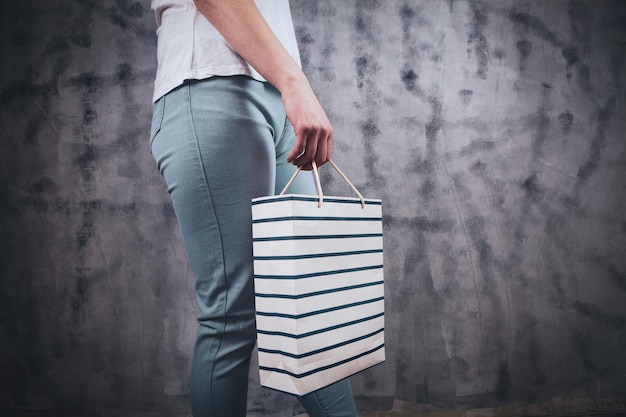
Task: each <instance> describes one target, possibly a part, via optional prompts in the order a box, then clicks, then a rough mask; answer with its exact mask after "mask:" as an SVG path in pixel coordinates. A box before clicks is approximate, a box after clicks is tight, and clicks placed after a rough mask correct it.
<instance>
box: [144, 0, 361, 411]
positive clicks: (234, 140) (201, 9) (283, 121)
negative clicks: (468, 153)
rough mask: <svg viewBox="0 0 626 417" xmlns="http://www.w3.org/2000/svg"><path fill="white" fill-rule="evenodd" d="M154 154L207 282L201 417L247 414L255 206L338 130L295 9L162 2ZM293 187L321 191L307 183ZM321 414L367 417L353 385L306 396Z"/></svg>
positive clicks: (268, 3) (200, 341) (195, 380)
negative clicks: (302, 55)
mask: <svg viewBox="0 0 626 417" xmlns="http://www.w3.org/2000/svg"><path fill="white" fill-rule="evenodd" d="M152 9H153V10H154V11H155V13H156V19H157V26H158V29H157V38H158V44H157V55H158V69H157V73H156V80H155V89H154V114H153V120H152V135H151V136H152V139H151V146H152V153H153V155H154V158H155V160H156V162H157V165H158V168H159V170H160V171H161V173H162V175H163V177H164V178H165V181H166V183H167V186H168V191H169V193H170V195H171V198H172V202H173V205H174V209H175V211H176V216H177V219H178V223H179V226H180V229H181V232H182V236H183V241H184V244H185V249H186V251H187V255H188V258H189V262H190V265H191V268H192V270H193V273H194V276H195V280H196V300H197V303H198V307H199V316H198V323H199V326H198V335H197V340H196V345H195V349H194V356H193V362H192V370H191V384H190V390H191V404H192V412H193V415H194V416H195V417H209V416H211V417H213V416H219V417H245V415H246V398H247V389H248V386H247V382H248V368H249V362H250V354H251V351H252V349H253V347H254V344H255V339H256V332H255V315H254V289H253V268H252V232H251V212H250V200H251V199H252V198H254V197H258V196H263V195H272V194H274V193H275V191H276V190H280V189H282V188H283V186H284V185H285V184H286V182H287V181H288V180H289V178H290V177H291V175H292V174H293V172H294V170H295V169H296V167H298V166H302V167H304V169H309V170H310V168H311V161H313V160H315V162H316V163H317V164H318V165H323V164H324V163H325V162H327V161H328V159H329V158H330V154H331V149H332V127H331V124H330V122H329V121H328V118H327V117H326V114H325V112H324V110H323V109H322V107H321V105H320V104H319V102H318V100H317V98H316V96H315V94H314V93H313V90H312V89H311V86H310V84H309V82H308V80H307V78H306V76H305V75H304V73H303V72H302V70H301V69H300V62H299V54H298V50H297V43H296V38H295V35H294V30H293V24H292V21H291V15H290V11H289V4H288V0H256V1H253V0H196V1H195V2H194V1H193V0H152ZM290 190H291V191H292V192H295V193H301V194H315V188H314V186H313V181H312V180H311V178H310V177H309V176H307V175H299V176H298V177H297V179H296V182H295V183H294V184H293V185H292V186H291V188H290ZM299 399H300V401H301V403H302V404H303V406H304V407H305V408H306V410H307V412H308V413H309V415H310V416H311V417H318V416H320V417H322V416H323V417H340V416H341V417H343V416H346V417H348V416H349V417H353V416H357V415H358V412H357V409H356V406H355V404H354V400H353V397H352V391H351V387H350V383H349V381H348V380H343V381H340V382H338V383H335V384H333V385H331V386H329V387H326V388H323V389H320V390H318V391H315V392H313V393H311V394H307V395H305V396H303V397H300V398H299Z"/></svg>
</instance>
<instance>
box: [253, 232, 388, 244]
mask: <svg viewBox="0 0 626 417" xmlns="http://www.w3.org/2000/svg"><path fill="white" fill-rule="evenodd" d="M367 237H383V234H382V233H364V234H354V235H303V236H273V237H255V238H254V239H252V241H253V242H275V241H283V240H318V239H319V240H325V239H358V238H367Z"/></svg>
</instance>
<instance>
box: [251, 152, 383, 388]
mask: <svg viewBox="0 0 626 417" xmlns="http://www.w3.org/2000/svg"><path fill="white" fill-rule="evenodd" d="M330 165H332V166H333V167H334V168H335V169H336V170H337V172H338V173H339V175H341V176H342V178H344V180H345V181H346V182H347V183H348V185H349V186H350V187H351V188H352V189H353V191H354V192H355V193H356V194H357V196H358V197H357V198H347V197H324V196H323V194H322V188H321V185H320V181H319V173H318V170H317V167H315V166H314V173H315V179H316V185H317V190H318V195H317V196H308V195H296V194H285V192H286V190H287V189H288V187H289V186H290V185H291V183H292V182H293V180H294V179H295V176H296V175H297V174H298V172H296V174H295V175H294V177H293V178H292V179H291V181H290V182H289V184H287V186H286V187H285V189H284V190H283V192H282V193H281V194H280V195H278V196H272V197H261V198H255V199H253V200H252V219H253V220H252V223H253V225H252V229H253V242H254V243H253V247H254V286H255V302H256V320H257V340H258V354H259V374H260V380H261V385H263V386H266V387H270V388H274V389H277V390H280V391H284V392H288V393H292V394H296V395H304V394H306V393H309V392H311V391H314V390H316V389H319V388H322V387H324V386H327V385H329V384H332V383H334V382H336V381H339V380H341V379H343V378H346V377H348V376H350V375H353V374H355V373H357V372H359V371H362V370H364V369H366V368H369V367H371V366H373V365H375V364H378V363H380V362H383V361H384V360H385V344H384V288H383V235H382V205H381V201H380V200H376V199H365V198H363V197H362V196H361V194H360V193H359V192H358V190H357V189H356V188H354V186H353V185H352V184H351V183H350V181H349V180H348V179H347V178H346V177H345V175H344V174H343V173H342V172H341V171H340V170H339V168H337V166H336V165H335V164H334V163H333V162H332V161H330Z"/></svg>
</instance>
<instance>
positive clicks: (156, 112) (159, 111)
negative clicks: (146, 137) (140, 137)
mask: <svg viewBox="0 0 626 417" xmlns="http://www.w3.org/2000/svg"><path fill="white" fill-rule="evenodd" d="M164 114H165V96H163V97H161V98H160V99H158V100H157V101H156V102H155V103H154V106H153V108H152V125H151V128H150V146H152V143H153V142H154V139H155V138H156V136H157V135H158V134H159V132H160V131H161V126H162V125H163V116H164Z"/></svg>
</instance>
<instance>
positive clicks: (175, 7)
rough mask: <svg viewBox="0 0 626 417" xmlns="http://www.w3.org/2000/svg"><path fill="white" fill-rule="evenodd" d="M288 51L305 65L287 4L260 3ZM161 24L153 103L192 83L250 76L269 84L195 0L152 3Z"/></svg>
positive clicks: (260, 0) (274, 0) (263, 0)
mask: <svg viewBox="0 0 626 417" xmlns="http://www.w3.org/2000/svg"><path fill="white" fill-rule="evenodd" d="M255 3H256V5H257V7H258V8H259V11H260V12H261V14H262V15H263V17H264V18H265V20H266V21H267V23H268V24H269V26H270V28H271V29H272V30H273V31H274V33H275V34H276V36H277V37H278V39H279V40H280V41H281V43H282V44H283V46H284V47H285V48H286V49H287V51H289V53H290V54H291V56H292V57H293V58H294V59H295V60H296V62H297V63H298V64H300V55H299V53H298V44H297V41H296V36H295V33H294V29H293V22H292V20H291V12H290V10H289V1H288V0H255ZM151 8H152V10H154V12H155V14H156V21H157V61H158V67H157V72H156V79H155V82H154V95H153V100H154V101H156V100H158V99H159V98H160V97H162V96H163V95H165V94H166V93H167V92H169V91H171V90H172V89H174V88H176V87H178V86H179V85H181V84H182V83H183V81H185V80H188V79H195V80H200V79H204V78H209V77H212V76H216V75H220V76H227V75H249V76H251V77H253V78H254V79H257V80H260V81H265V79H264V78H263V77H262V76H261V75H260V74H259V73H258V72H257V71H256V70H255V69H254V68H252V66H250V65H249V64H248V63H247V62H246V61H245V60H244V59H243V58H242V57H241V56H239V54H237V53H236V52H235V51H234V50H233V48H232V47H231V46H230V45H229V44H228V42H226V40H225V39H224V38H223V37H222V35H221V34H220V33H219V32H218V31H217V29H215V28H214V27H213V25H211V23H209V21H208V20H207V19H206V18H205V17H204V16H203V15H202V14H201V13H200V12H199V11H198V9H197V8H196V6H195V4H194V2H193V0H151Z"/></svg>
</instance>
